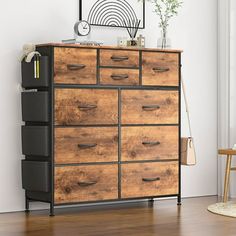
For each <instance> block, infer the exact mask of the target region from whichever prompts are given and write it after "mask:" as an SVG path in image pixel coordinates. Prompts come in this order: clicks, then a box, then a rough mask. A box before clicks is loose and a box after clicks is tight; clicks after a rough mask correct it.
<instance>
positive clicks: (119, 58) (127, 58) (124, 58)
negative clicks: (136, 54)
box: [111, 56, 129, 61]
mask: <svg viewBox="0 0 236 236" xmlns="http://www.w3.org/2000/svg"><path fill="white" fill-rule="evenodd" d="M111 60H112V61H127V60H129V57H127V56H123V57H122V56H120V57H119V56H112V57H111Z"/></svg>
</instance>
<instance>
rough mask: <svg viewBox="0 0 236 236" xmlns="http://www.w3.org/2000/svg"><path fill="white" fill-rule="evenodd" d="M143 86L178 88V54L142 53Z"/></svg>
mask: <svg viewBox="0 0 236 236" xmlns="http://www.w3.org/2000/svg"><path fill="white" fill-rule="evenodd" d="M142 58H143V59H142V66H143V77H142V78H143V79H142V80H143V85H160V86H178V85H179V54H178V53H159V52H158V53H157V52H143V57H142Z"/></svg>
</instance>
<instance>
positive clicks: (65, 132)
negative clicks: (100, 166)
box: [55, 127, 118, 164]
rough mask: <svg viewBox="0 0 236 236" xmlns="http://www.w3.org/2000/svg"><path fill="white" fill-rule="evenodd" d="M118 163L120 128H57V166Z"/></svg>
mask: <svg viewBox="0 0 236 236" xmlns="http://www.w3.org/2000/svg"><path fill="white" fill-rule="evenodd" d="M115 161H118V128H116V127H110V128H105V127H99V128H78V127H77V128H56V129H55V162H56V164H72V163H89V162H115Z"/></svg>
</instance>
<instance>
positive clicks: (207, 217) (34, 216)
mask: <svg viewBox="0 0 236 236" xmlns="http://www.w3.org/2000/svg"><path fill="white" fill-rule="evenodd" d="M217 201H218V200H217V198H216V197H202V198H190V199H184V200H183V205H182V206H181V207H178V206H177V205H176V200H162V201H155V203H154V206H153V207H150V206H148V204H147V203H146V202H145V203H144V202H139V203H132V204H130V203H129V204H119V205H113V206H111V205H109V206H108V205H106V206H95V207H80V208H73V209H71V208H70V209H68V208H67V209H59V210H56V213H57V216H55V217H49V216H48V211H34V212H31V213H30V214H29V215H26V214H25V213H23V212H19V213H9V214H0V236H23V235H29V236H49V235H53V236H62V235H63V236H74V235H75V236H77V235H79V236H81V235H92V236H96V235H98V236H106V235H109V236H116V235H119V236H123V235H124V236H132V235H135V236H139V235H142V236H151V235H155V236H177V235H178V236H179V235H181V236H195V235H196V236H231V235H232V236H233V235H234V236H235V235H236V218H229V217H223V216H218V215H214V214H212V213H210V212H208V211H207V210H206V208H207V206H208V205H209V204H212V203H215V202H217Z"/></svg>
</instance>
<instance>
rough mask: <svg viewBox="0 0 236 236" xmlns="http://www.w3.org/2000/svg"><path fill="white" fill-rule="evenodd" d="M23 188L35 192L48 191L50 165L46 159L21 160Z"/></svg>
mask: <svg viewBox="0 0 236 236" xmlns="http://www.w3.org/2000/svg"><path fill="white" fill-rule="evenodd" d="M21 168H22V186H23V189H25V190H28V191H35V192H49V191H50V165H49V162H46V161H27V160H22V162H21Z"/></svg>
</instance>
